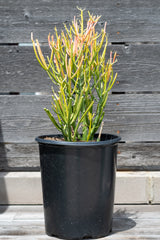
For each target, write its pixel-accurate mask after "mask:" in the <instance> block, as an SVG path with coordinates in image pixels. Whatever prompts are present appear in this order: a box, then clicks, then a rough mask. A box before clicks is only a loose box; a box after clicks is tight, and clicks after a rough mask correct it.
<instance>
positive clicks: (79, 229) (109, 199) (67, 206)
mask: <svg viewBox="0 0 160 240" xmlns="http://www.w3.org/2000/svg"><path fill="white" fill-rule="evenodd" d="M52 136H55V135H49V136H48V137H52ZM57 136H59V135H56V137H57ZM45 137H46V136H40V137H38V138H36V141H38V143H39V149H40V163H41V176H42V189H43V201H44V214H45V226H46V233H47V234H48V235H49V236H56V237H59V238H64V239H82V238H98V237H103V236H106V235H108V234H109V232H110V231H111V229H112V214H113V203H114V188H115V174H116V159H117V143H118V142H119V141H120V137H117V136H115V135H109V134H102V136H101V141H100V142H78V143H77V142H75V143H73V142H65V141H51V140H45V139H44V138H45Z"/></svg>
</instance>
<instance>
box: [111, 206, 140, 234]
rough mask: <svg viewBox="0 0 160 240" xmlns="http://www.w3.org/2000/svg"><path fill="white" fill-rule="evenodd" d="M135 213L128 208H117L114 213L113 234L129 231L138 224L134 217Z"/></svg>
mask: <svg viewBox="0 0 160 240" xmlns="http://www.w3.org/2000/svg"><path fill="white" fill-rule="evenodd" d="M133 215H134V216H135V214H131V213H129V212H128V211H127V210H125V209H124V210H117V211H116V212H115V213H114V214H113V228H112V232H111V234H115V233H118V232H123V231H127V230H129V229H131V228H134V227H135V226H136V222H135V221H134V220H133V219H132V217H133Z"/></svg>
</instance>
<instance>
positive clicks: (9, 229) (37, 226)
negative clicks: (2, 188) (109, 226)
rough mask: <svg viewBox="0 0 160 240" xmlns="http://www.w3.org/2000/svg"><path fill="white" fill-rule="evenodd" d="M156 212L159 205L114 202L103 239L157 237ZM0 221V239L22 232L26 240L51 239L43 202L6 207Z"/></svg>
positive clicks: (17, 237)
mask: <svg viewBox="0 0 160 240" xmlns="http://www.w3.org/2000/svg"><path fill="white" fill-rule="evenodd" d="M1 208H3V207H1ZM1 208H0V210H1ZM2 210H3V209H2ZM157 213H159V216H160V208H159V206H118V205H117V206H115V209H114V215H113V231H112V233H111V234H110V235H109V236H107V237H106V238H103V239H115V240H118V239H119V240H122V239H150V240H151V239H159V234H160V227H159V226H160V217H157ZM0 223H1V224H0V233H1V234H0V235H1V236H0V239H3V240H4V239H6V240H11V239H15V240H20V239H21V238H22V236H23V239H25V240H31V239H32V240H33V239H34V240H38V239H46V240H47V239H50V237H48V236H47V235H45V229H44V217H43V208H42V206H32V207H29V206H21V207H19V206H18V207H14V206H12V207H9V208H8V209H7V211H6V212H5V213H3V214H1V215H0ZM20 237H21V238H20ZM52 239H54V240H56V239H57V238H52Z"/></svg>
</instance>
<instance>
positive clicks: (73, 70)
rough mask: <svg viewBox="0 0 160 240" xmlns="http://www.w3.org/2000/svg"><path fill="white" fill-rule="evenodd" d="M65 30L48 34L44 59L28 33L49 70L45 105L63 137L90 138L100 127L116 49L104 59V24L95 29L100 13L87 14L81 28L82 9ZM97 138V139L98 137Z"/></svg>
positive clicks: (67, 139)
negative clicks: (48, 98) (49, 85)
mask: <svg viewBox="0 0 160 240" xmlns="http://www.w3.org/2000/svg"><path fill="white" fill-rule="evenodd" d="M80 11H81V15H80V19H79V21H77V19H76V18H75V17H74V21H73V22H72V24H71V25H70V27H67V26H66V25H64V28H65V32H64V31H62V32H61V34H60V35H58V32H57V29H56V28H55V35H54V36H53V35H52V36H51V35H50V34H49V36H48V44H49V47H50V49H51V55H50V57H47V61H46V60H45V58H44V56H43V54H42V51H41V48H40V44H39V42H38V40H37V39H36V40H35V41H34V40H33V36H31V39H32V43H33V48H34V52H35V55H36V58H37V60H38V62H39V64H40V65H41V67H42V68H43V69H44V70H45V71H46V72H47V73H48V75H49V77H50V78H51V80H52V82H53V85H57V86H58V89H59V91H58V92H55V90H54V87H52V92H53V95H52V110H53V113H51V112H50V110H49V109H46V108H45V109H44V110H45V111H46V113H47V115H48V116H49V118H50V120H51V121H52V122H53V124H54V125H55V127H56V128H57V129H58V130H59V131H60V132H61V133H62V135H63V137H64V139H65V141H73V142H75V141H79V140H80V141H90V140H93V138H94V134H95V133H96V132H97V130H98V129H99V128H100V126H101V124H102V122H103V117H104V113H105V112H104V108H105V105H106V101H107V98H108V93H109V91H110V90H111V88H112V87H113V84H114V82H115V80H116V77H117V74H115V75H114V74H113V64H114V63H115V62H116V53H115V54H114V56H113V57H112V52H111V53H110V58H109V59H106V49H107V42H108V39H107V36H106V24H105V26H104V29H102V30H101V33H100V34H98V33H97V32H96V30H95V27H96V24H97V22H98V20H99V18H100V16H93V15H91V14H90V13H89V12H88V15H89V18H88V21H87V25H86V28H84V18H83V10H81V9H80ZM98 140H99V138H98V139H97V141H98Z"/></svg>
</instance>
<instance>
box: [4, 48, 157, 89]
mask: <svg viewBox="0 0 160 240" xmlns="http://www.w3.org/2000/svg"><path fill="white" fill-rule="evenodd" d="M0 50H1V51H0V64H1V66H2V67H1V78H0V86H1V87H0V92H1V93H2V92H31V93H33V92H50V89H51V81H50V79H49V77H48V75H47V73H46V72H45V71H44V70H43V69H41V67H40V66H39V63H38V62H37V60H36V58H35V56H34V52H33V48H32V47H31V46H30V47H18V46H8V47H6V46H1V47H0ZM110 50H113V51H116V52H117V55H118V57H117V59H118V63H116V64H115V66H114V67H115V72H118V77H117V84H115V86H114V88H113V91H115V92H116V91H118V92H121V91H122V92H135V91H136V92H137V91H154V92H157V91H160V81H158V79H159V75H160V68H159V62H160V45H159V44H154V45H152V44H141V45H133V44H130V45H128V46H125V45H122V46H120V45H114V46H108V54H109V52H110ZM48 51H49V48H48V46H46V47H43V52H44V53H46V54H49V52H48Z"/></svg>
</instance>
